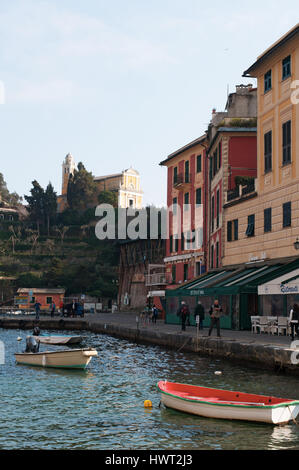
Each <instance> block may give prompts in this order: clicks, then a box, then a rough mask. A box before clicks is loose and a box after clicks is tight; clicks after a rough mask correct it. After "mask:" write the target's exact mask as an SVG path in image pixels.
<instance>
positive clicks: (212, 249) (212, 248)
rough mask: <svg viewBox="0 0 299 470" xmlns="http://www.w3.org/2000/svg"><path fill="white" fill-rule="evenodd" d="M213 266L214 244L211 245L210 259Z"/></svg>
mask: <svg viewBox="0 0 299 470" xmlns="http://www.w3.org/2000/svg"><path fill="white" fill-rule="evenodd" d="M210 266H211V268H213V267H214V245H212V246H211V260H210Z"/></svg>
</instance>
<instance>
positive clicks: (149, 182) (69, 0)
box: [0, 0, 299, 205]
mask: <svg viewBox="0 0 299 470" xmlns="http://www.w3.org/2000/svg"><path fill="white" fill-rule="evenodd" d="M298 13H299V5H298V0H285V1H284V2H283V5H282V3H281V1H277V0H263V1H260V0H259V1H256V0H251V1H250V2H240V1H234V0H227V1H223V0H222V1H218V0H214V2H211V3H208V2H206V1H201V0H148V1H146V0H51V1H40V0H31V1H30V0H23V1H22V0H1V2H0V40H1V48H0V64H1V67H0V80H1V81H2V82H3V83H4V85H5V91H6V101H5V104H3V105H0V126H1V138H0V159H1V160H0V161H1V166H0V172H2V173H3V174H4V177H5V179H6V181H7V184H8V187H9V189H10V191H17V192H18V193H19V194H21V195H24V194H28V192H29V190H30V187H31V181H32V180H33V179H37V180H38V181H39V182H40V183H41V184H42V185H43V186H46V185H47V183H48V182H49V181H51V182H52V184H53V185H54V187H55V189H56V190H57V192H58V193H60V190H61V165H62V161H63V159H64V157H65V155H66V154H67V153H68V152H71V153H72V154H73V155H74V157H75V160H76V162H77V163H78V162H79V161H82V162H83V163H84V164H85V166H86V168H87V169H88V170H90V171H92V173H93V174H94V175H95V176H100V175H104V174H110V173H115V172H119V171H121V170H123V169H125V168H127V167H129V166H133V167H134V168H135V169H137V170H138V171H139V172H140V174H141V184H142V187H143V190H144V201H145V203H154V204H156V205H160V204H164V203H165V201H166V169H165V168H161V167H160V166H159V162H160V161H161V160H163V159H165V158H166V157H167V155H168V154H169V153H171V152H173V151H174V150H176V149H177V148H179V147H181V146H183V145H185V144H186V143H188V142H190V141H191V140H193V139H195V138H196V137H198V136H200V135H201V134H202V133H203V132H204V131H205V129H206V127H207V124H208V122H209V120H210V117H211V111H212V108H214V107H215V108H217V110H219V111H220V110H223V109H224V107H225V103H226V96H227V88H228V86H229V90H230V91H234V89H235V85H236V84H240V83H248V82H249V81H248V80H247V79H244V78H242V73H243V71H244V70H246V69H247V68H248V67H249V66H250V65H251V64H252V63H253V62H254V61H255V59H256V57H257V56H258V55H259V54H260V53H261V52H263V50H264V49H266V48H267V47H268V46H269V45H271V44H272V43H273V42H274V41H275V40H277V39H278V38H279V37H280V36H281V35H282V34H284V33H285V32H286V31H288V30H289V29H290V28H291V27H293V26H294V25H295V24H296V23H297V22H298V17H299V15H298ZM253 83H254V81H253Z"/></svg>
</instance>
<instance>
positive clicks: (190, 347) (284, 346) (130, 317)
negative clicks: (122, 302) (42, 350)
mask: <svg viewBox="0 0 299 470" xmlns="http://www.w3.org/2000/svg"><path fill="white" fill-rule="evenodd" d="M35 323H36V321H35V316H28V315H27V316H3V317H0V328H14V329H24V330H27V329H31V328H33V326H34V324H35ZM39 326H40V328H41V330H43V329H47V330H80V331H91V332H94V333H100V334H107V335H111V336H114V337H118V338H121V339H127V340H129V341H133V342H135V343H143V344H152V345H157V346H161V347H163V348H171V349H173V350H176V351H185V352H193V353H198V354H202V355H207V356H212V357H217V358H222V359H227V360H232V361H241V362H243V363H244V361H245V362H246V363H248V365H250V364H251V365H254V366H255V367H258V368H267V369H273V370H277V371H283V372H288V373H293V374H298V375H299V365H297V364H294V349H291V343H292V341H291V338H290V337H288V336H277V335H269V334H253V333H251V332H250V331H231V330H222V331H221V335H222V337H221V339H218V338H217V337H216V331H215V330H214V331H213V333H212V336H211V337H209V336H208V329H204V330H203V331H200V332H199V333H197V330H196V328H195V327H191V326H190V327H187V330H186V331H184V332H182V331H181V327H180V325H168V324H165V323H164V321H163V320H158V321H157V324H153V323H146V324H144V323H143V322H141V321H140V320H139V321H138V322H137V321H136V314H135V313H96V314H86V315H85V316H84V318H61V317H59V316H55V317H54V318H51V317H49V315H44V316H43V315H42V316H41V318H40V321H39ZM298 359H299V351H298Z"/></svg>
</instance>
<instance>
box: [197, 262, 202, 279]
mask: <svg viewBox="0 0 299 470" xmlns="http://www.w3.org/2000/svg"><path fill="white" fill-rule="evenodd" d="M201 274H202V267H201V262H200V261H197V262H196V276H201Z"/></svg>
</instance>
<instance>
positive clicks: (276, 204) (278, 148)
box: [222, 24, 299, 266]
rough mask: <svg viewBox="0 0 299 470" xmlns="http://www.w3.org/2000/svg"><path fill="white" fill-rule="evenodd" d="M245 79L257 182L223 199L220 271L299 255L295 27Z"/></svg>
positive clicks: (298, 41)
mask: <svg viewBox="0 0 299 470" xmlns="http://www.w3.org/2000/svg"><path fill="white" fill-rule="evenodd" d="M244 76H245V77H255V78H257V82H258V132H257V145H258V149H257V150H258V168H257V179H256V181H255V186H251V187H250V188H249V187H244V188H240V190H239V191H240V192H239V194H236V195H235V197H229V196H230V195H229V194H226V199H225V205H224V208H225V215H226V217H225V218H226V221H227V224H226V227H225V230H226V234H225V245H224V253H223V259H222V262H223V265H224V266H225V265H226V266H228V265H233V264H236V265H238V264H241V263H250V262H256V261H259V262H260V261H262V260H274V259H279V258H286V259H287V258H292V257H296V256H298V251H296V249H295V246H296V245H295V242H296V239H297V237H298V236H299V138H298V137H299V113H298V105H297V104H296V100H294V92H295V91H296V83H295V81H296V80H298V79H299V24H297V25H296V26H295V27H294V28H293V29H292V30H290V31H289V32H288V33H287V34H285V35H284V36H283V37H282V38H280V39H279V40H278V41H277V42H276V43H275V44H273V45H272V46H271V47H269V48H268V49H267V50H266V51H265V52H264V53H263V54H261V55H260V56H259V57H258V59H257V61H256V62H255V63H254V64H253V65H252V66H251V67H250V68H249V69H248V70H247V71H246V72H244ZM298 95H299V93H297V96H298ZM297 101H298V100H297Z"/></svg>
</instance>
